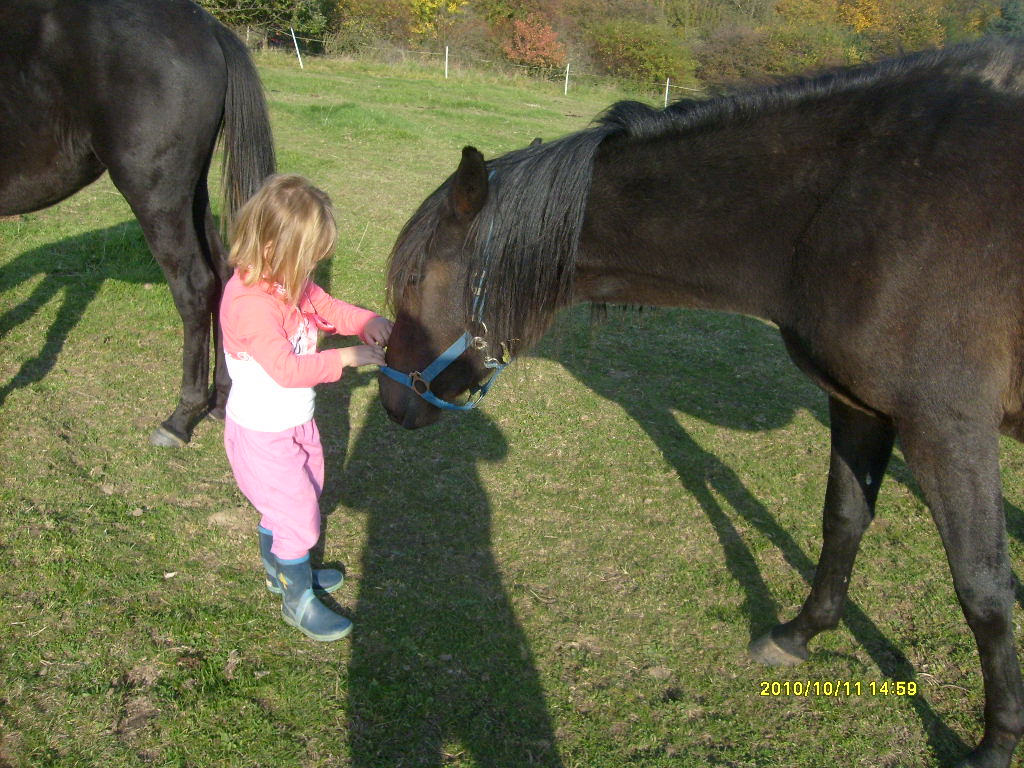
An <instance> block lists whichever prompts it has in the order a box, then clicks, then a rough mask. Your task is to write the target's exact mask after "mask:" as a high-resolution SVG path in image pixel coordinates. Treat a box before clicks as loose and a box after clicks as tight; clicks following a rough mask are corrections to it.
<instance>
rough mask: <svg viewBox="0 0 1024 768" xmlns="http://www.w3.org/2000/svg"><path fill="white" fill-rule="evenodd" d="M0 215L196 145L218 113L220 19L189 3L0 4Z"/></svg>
mask: <svg viewBox="0 0 1024 768" xmlns="http://www.w3.org/2000/svg"><path fill="white" fill-rule="evenodd" d="M0 25H2V27H3V29H4V34H5V37H6V40H5V46H4V48H3V49H2V50H0V212H6V213H15V212H21V211H27V210H34V209H38V208H42V207H45V206H47V205H50V204H52V203H55V202H57V201H59V200H61V199H63V198H64V197H67V196H68V195H70V194H72V193H74V192H75V191H77V190H78V189H80V188H81V187H83V186H85V184H87V183H89V182H91V181H92V180H94V179H95V178H97V177H98V176H99V175H100V174H101V173H102V172H103V170H104V169H106V168H111V167H113V166H116V165H118V164H124V163H125V162H127V158H128V154H129V153H133V154H134V155H136V156H137V157H138V158H139V159H140V161H141V162H145V163H146V164H149V165H150V167H151V168H155V167H158V166H154V165H153V163H154V162H156V161H157V155H158V154H159V152H160V148H161V147H162V148H163V151H164V152H166V148H167V147H168V146H169V145H175V146H179V147H193V146H194V147H196V149H195V153H194V154H195V157H194V158H188V159H187V160H185V161H184V162H183V161H182V160H181V159H180V158H179V159H178V164H179V165H184V166H188V171H189V172H190V173H193V172H194V173H198V170H199V168H200V167H201V166H202V164H203V163H205V162H206V158H207V157H208V154H209V152H210V151H212V147H213V143H214V141H215V138H216V133H217V130H218V128H219V125H220V120H221V116H222V113H223V99H224V89H225V82H226V76H225V71H224V70H225V65H224V56H223V53H222V51H221V49H220V45H219V43H218V40H217V37H216V34H215V29H216V25H217V22H216V21H215V20H214V19H213V18H212V17H210V16H209V14H207V13H206V12H205V11H203V10H202V9H200V8H199V7H198V6H196V5H195V4H193V3H191V2H187V1H186V0H8V2H6V3H5V4H4V5H3V7H2V9H0Z"/></svg>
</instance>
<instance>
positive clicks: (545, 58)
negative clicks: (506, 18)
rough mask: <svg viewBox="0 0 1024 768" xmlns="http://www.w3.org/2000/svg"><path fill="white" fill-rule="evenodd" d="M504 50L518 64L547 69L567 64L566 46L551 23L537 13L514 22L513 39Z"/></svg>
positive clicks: (510, 59)
mask: <svg viewBox="0 0 1024 768" xmlns="http://www.w3.org/2000/svg"><path fill="white" fill-rule="evenodd" d="M502 50H503V51H504V53H505V56H506V57H507V58H508V59H509V61H512V62H514V63H516V64H525V65H526V66H528V67H541V68H545V69H550V68H554V67H563V66H565V46H564V45H562V44H561V43H560V42H559V41H558V34H557V33H556V32H555V30H553V29H552V28H551V25H550V24H548V23H547V22H546V21H545V20H544V19H543V18H542V17H541V16H539V15H538V14H535V13H531V14H529V15H528V16H527V17H526V18H525V19H515V20H514V21H513V22H512V37H511V40H510V41H509V42H507V43H506V44H505V45H504V46H502Z"/></svg>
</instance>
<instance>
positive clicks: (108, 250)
mask: <svg viewBox="0 0 1024 768" xmlns="http://www.w3.org/2000/svg"><path fill="white" fill-rule="evenodd" d="M260 66H261V74H262V76H263V78H264V82H265V85H266V88H267V92H268V97H269V101H270V105H271V111H272V119H273V123H274V130H275V135H276V139H277V145H278V157H279V165H280V167H281V169H282V170H284V171H290V172H299V173H303V174H306V175H308V176H310V177H311V178H313V179H314V180H315V181H316V182H317V183H318V184H320V185H321V186H322V187H324V188H325V189H326V190H327V191H328V192H329V193H330V194H331V195H332V197H333V198H334V200H335V203H336V206H337V209H338V213H339V219H340V226H341V236H340V241H339V245H338V249H337V253H336V256H335V258H334V259H333V261H332V262H331V266H330V269H329V271H328V272H327V273H326V274H324V276H323V277H324V282H326V283H327V287H329V289H330V290H332V291H333V292H334V293H336V294H337V295H340V296H342V297H343V298H346V299H348V300H350V301H354V302H356V303H360V304H363V305H365V306H368V307H371V308H374V309H378V310H383V309H384V307H383V306H382V296H383V270H384V264H385V261H386V256H387V252H388V250H389V249H390V246H391V244H392V242H393V241H394V238H395V236H396V234H397V232H398V230H399V228H400V227H401V225H402V223H403V222H404V221H405V219H406V218H407V217H408V216H409V215H410V214H411V212H412V211H413V210H414V208H415V206H416V205H417V204H418V203H419V202H420V201H421V200H422V199H423V198H424V197H425V196H426V195H427V194H428V193H429V192H430V191H431V190H433V189H434V188H435V187H436V186H437V184H439V183H440V182H441V181H442V180H443V178H444V177H446V176H447V175H448V174H449V173H450V172H451V171H452V170H453V169H454V167H455V165H456V163H457V160H458V155H459V150H460V149H461V147H462V146H463V145H464V144H467V143H472V144H474V145H475V146H477V147H478V148H479V149H481V150H482V151H483V152H484V154H485V155H486V156H493V155H495V154H497V153H500V152H504V151H506V150H509V149H512V148H515V147H519V146H523V145H525V144H527V143H528V142H529V141H530V140H531V139H532V138H534V137H535V136H541V137H544V138H553V137H555V136H558V135H562V134H564V133H566V132H569V131H572V130H576V129H579V128H582V127H584V126H585V125H586V124H587V123H588V122H589V121H590V119H591V118H592V117H593V116H595V115H596V114H597V113H598V112H599V111H600V110H601V109H602V108H603V107H604V106H606V105H607V104H609V103H610V102H611V101H613V100H615V99H616V98H618V97H620V96H621V94H616V93H612V92H608V91H592V92H571V93H570V95H569V97H568V98H566V97H565V96H563V95H562V93H561V88H560V87H559V86H557V85H553V84H550V85H549V84H543V83H537V82H531V81H527V80H523V81H509V80H499V79H495V78H491V79H488V78H485V77H482V76H476V75H469V74H464V73H457V75H456V76H455V77H453V78H452V79H450V80H448V81H444V80H443V79H441V78H439V77H437V75H436V74H434V73H426V72H419V71H417V70H414V69H403V70H395V69H387V68H384V67H380V66H368V65H360V64H346V63H337V62H336V63H327V62H319V61H315V60H314V61H311V62H307V68H306V70H304V71H301V72H300V71H299V70H297V69H296V68H295V66H294V64H293V63H292V62H291V61H290V60H287V59H283V58H282V59H274V58H267V59H263V60H261V64H260ZM0 335H2V339H3V345H2V350H0V567H2V572H3V578H2V580H0V767H2V768H11V767H17V768H22V767H26V766H32V767H33V768H36V767H41V766H62V767H64V766H67V767H69V768H70V767H71V766H75V767H78V766H104V768H108V767H111V766H114V767H120V766H195V767H196V768H207V767H213V766H217V767H218V768H219V767H221V766H225V767H227V766H238V767H242V766H264V767H267V768H270V767H271V766H272V767H273V768H289V767H291V766H296V767H299V766H301V767H302V768H307V767H308V768H313V767H320V766H322V767H324V768H327V767H331V768H333V767H335V766H338V767H348V766H353V767H358V768H362V767H369V766H381V767H382V768H400V767H404V766H440V765H445V766H465V767H468V766H486V767H488V768H491V767H493V768H518V767H519V766H531V765H536V766H564V767H565V768H576V767H578V768H620V767H621V766H650V767H652V768H653V767H655V766H673V767H674V768H679V767H682V768H690V767H691V766H693V767H694V768H696V767H699V766H733V767H734V768H748V767H752V766H787V767H788V766H792V767H794V768H820V767H821V766H827V765H843V766H871V767H875V768H877V767H885V766H889V767H892V768H895V767H899V768H924V767H925V766H937V765H943V764H948V763H949V762H950V761H951V760H953V759H954V758H956V757H957V756H958V755H960V754H961V753H962V752H963V750H965V749H966V747H967V745H973V744H974V743H975V742H976V740H977V739H978V738H979V736H980V713H981V707H982V694H981V676H980V671H979V669H978V661H977V654H976V651H975V646H974V642H973V639H972V637H971V635H970V633H969V632H968V630H967V627H966V624H965V622H964V621H963V618H962V616H961V614H960V611H959V608H958V607H957V605H956V603H955V600H954V596H953V591H952V587H951V584H950V579H949V575H948V571H947V568H946V563H945V558H944V555H943V554H942V551H941V547H940V545H939V542H938V537H937V534H936V533H935V531H934V528H933V526H932V524H931V521H930V518H929V515H928V511H927V509H926V508H925V506H924V505H923V503H922V501H921V499H920V495H919V493H918V490H917V488H916V486H915V485H914V483H913V481H912V480H911V478H910V477H909V476H908V472H907V470H906V468H905V466H904V464H903V462H902V460H901V458H900V456H899V455H898V454H897V456H896V457H895V458H894V461H893V464H892V466H891V471H890V475H889V477H888V478H887V480H886V485H885V487H884V488H883V490H882V494H881V498H880V502H879V519H878V520H876V522H875V524H874V525H873V526H872V528H871V529H870V531H869V532H868V534H867V536H866V537H865V541H864V545H863V548H862V552H861V555H860V557H859V560H858V565H857V569H856V571H855V576H854V581H853V585H852V588H851V598H852V599H851V602H850V605H849V608H848V610H847V613H846V620H845V621H844V623H843V624H842V625H841V626H840V628H839V629H838V630H836V631H835V632H833V633H830V634H828V635H826V636H822V637H820V638H818V639H817V640H816V641H815V642H814V644H813V646H812V654H811V658H810V660H809V661H808V662H807V663H806V664H804V665H803V666H801V667H799V668H796V669H789V670H770V669H766V668H763V667H760V666H758V665H756V664H754V663H752V662H750V661H749V660H748V659H747V657H746V652H745V649H746V645H747V643H748V642H749V641H750V639H751V638H752V637H754V636H757V635H759V634H760V633H762V632H763V631H765V630H767V629H768V628H769V627H770V626H771V625H772V624H773V623H775V622H776V621H777V620H779V619H786V618H790V617H791V616H792V615H793V614H794V613H795V610H796V608H797V607H798V606H799V605H800V603H801V602H802V601H803V599H804V597H805V595H806V591H807V588H808V587H807V585H808V580H809V578H810V576H811V574H812V572H813V567H814V563H815V561H816V558H817V552H818V547H819V544H820V533H819V529H820V514H819V510H820V506H821V501H822V499H823V495H824V482H825V473H826V470H827V463H828V432H827V426H826V423H825V422H826V421H827V412H826V403H825V398H824V396H823V395H822V394H821V393H820V392H819V391H818V390H816V389H815V388H814V387H813V386H812V385H811V384H809V383H808V382H807V381H806V380H805V379H803V378H802V377H801V376H800V375H799V374H798V373H797V372H796V370H795V368H794V367H793V366H792V365H791V364H790V363H789V362H788V360H787V358H786V357H785V354H784V352H783V350H782V347H781V344H780V341H779V340H778V338H777V334H776V333H775V331H774V330H773V329H772V328H771V327H769V326H767V325H765V324H763V323H761V322H758V321H755V320H752V319H748V318H742V317H734V316H723V315H716V314H711V313H699V312H689V311H682V310H679V311H675V310H656V311H649V310H645V311H642V312H615V311H613V312H612V313H611V314H610V316H609V318H608V319H607V321H606V322H604V323H602V324H600V325H596V326H595V325H592V324H591V323H590V317H589V312H588V310H587V309H586V308H578V309H575V310H572V311H569V312H567V313H565V314H564V315H563V316H562V317H561V318H560V320H559V322H558V324H557V328H556V329H555V330H554V331H553V332H552V333H551V334H550V335H549V337H548V338H547V339H546V340H545V341H544V343H543V344H542V345H541V346H540V347H539V348H538V349H536V350H534V352H533V353H532V354H531V355H530V356H527V357H525V358H524V359H522V360H520V361H519V362H518V363H517V364H516V366H514V367H513V368H512V369H510V371H509V372H507V373H506V374H505V375H504V376H503V378H502V380H501V381H500V382H499V384H498V385H497V386H496V388H495V389H494V390H493V392H492V394H491V396H490V397H489V398H488V400H487V401H486V403H485V404H484V406H483V407H482V408H480V409H479V410H477V411H474V412H471V413H469V414H467V415H464V416H458V417H448V418H446V419H445V420H443V421H442V422H441V423H440V424H438V425H437V426H435V427H432V428H430V429H428V430H424V431H421V432H411V433H410V432H403V431H401V430H400V429H399V428H397V427H395V426H393V425H391V424H390V423H388V422H387V420H386V418H385V417H384V414H383V411H382V409H381V408H380V407H379V405H378V404H377V402H376V399H375V398H376V383H375V378H374V376H373V375H372V374H371V372H370V371H368V370H367V371H360V372H354V373H351V374H349V375H347V376H346V377H345V378H344V380H343V381H342V382H341V383H339V384H337V385H333V386H328V387H323V388H321V390H320V393H319V398H318V420H319V422H320V426H321V431H322V433H323V436H324V441H325V447H326V449H327V453H328V481H327V488H326V489H325V497H324V503H323V511H324V513H325V514H326V538H325V542H324V546H323V552H322V555H321V556H322V559H323V561H324V562H326V563H328V564H333V565H338V564H343V566H344V568H345V570H346V572H347V582H346V586H345V588H344V589H342V590H341V591H340V592H338V593H336V594H335V595H334V597H335V598H336V600H337V605H338V607H339V608H340V610H342V611H343V612H344V613H346V614H347V615H349V616H351V617H352V618H353V620H354V621H355V623H356V630H355V632H354V633H353V635H352V637H351V638H350V639H349V640H345V641H342V642H339V643H333V644H317V643H314V642H313V641H310V640H307V639H305V638H304V637H302V636H301V635H300V634H299V633H298V632H296V631H295V630H293V629H291V628H289V627H287V626H286V625H285V624H284V623H283V622H282V621H281V619H280V616H279V605H278V603H277V602H276V601H275V599H273V598H272V597H271V596H270V595H269V594H268V593H267V592H266V591H265V589H264V587H263V583H262V578H261V575H260V566H259V562H258V558H257V556H256V540H255V531H254V527H255V524H256V515H255V513H254V512H253V511H252V510H251V509H250V508H249V507H248V506H247V503H246V502H245V500H244V498H242V497H241V496H240V494H239V493H238V491H237V490H236V488H235V486H234V483H233V481H232V478H231V475H230V470H229V468H228V466H227V463H226V460H225V458H224V453H223V448H222V444H221V434H222V427H221V425H220V424H218V423H216V422H212V421H208V422H204V423H203V424H201V425H200V426H199V428H198V429H197V432H196V435H195V438H194V440H193V441H192V443H191V444H190V445H189V446H188V447H186V448H184V449H181V450H173V451H172V450H167V449H157V448H152V447H150V446H149V445H148V443H147V438H148V435H149V432H150V430H151V429H152V428H153V427H154V426H156V425H157V424H158V423H159V422H160V421H161V420H162V419H163V418H164V417H166V415H167V414H168V413H169V412H170V410H171V409H172V408H173V405H174V401H175V398H176V394H177V388H178V382H179V379H180V367H179V365H180V347H181V326H180V323H179V321H178V318H177V315H176V313H175V310H174V308H173V306H172V303H171V300H170V296H169V293H168V291H167V288H166V284H165V282H164V280H163V277H162V275H161V273H160V271H159V269H158V268H157V267H156V266H155V264H154V262H153V260H152V258H151V257H150V256H149V254H148V252H147V250H146V247H145V244H144V242H143V240H142V237H141V234H140V231H139V228H138V226H137V225H136V223H135V222H134V219H133V218H132V217H131V213H130V211H129V210H128V207H127V205H126V204H125V202H124V200H123V199H122V198H121V197H120V195H119V194H118V193H117V192H116V190H114V189H113V187H112V186H111V184H110V183H109V181H108V180H106V179H104V180H102V181H101V182H99V183H97V184H95V185H93V186H92V187H90V188H88V189H87V190H85V191H84V192H82V193H80V194H79V195H77V196H76V197H74V198H72V199H70V200H68V201H66V202H64V203H62V204H61V205H59V206H56V207H54V208H51V209H49V210H46V211H42V212H39V213H33V214H30V215H26V216H21V217H18V218H16V219H12V220H6V221H2V222H0ZM1003 467H1004V487H1005V491H1006V497H1007V519H1008V523H1009V528H1010V532H1011V548H1012V554H1013V557H1014V562H1015V563H1017V564H1020V563H1021V562H1022V560H1024V558H1022V550H1024V513H1022V511H1021V507H1022V505H1024V451H1022V449H1021V447H1020V446H1018V445H1016V444H1011V443H1006V444H1005V445H1004V456H1003ZM887 681H888V682H890V683H892V682H896V681H899V682H913V683H915V684H916V686H917V690H918V693H917V695H915V696H895V695H891V694H890V695H883V694H882V692H881V690H882V689H881V684H882V683H884V682H887ZM772 682H778V683H782V684H783V685H780V686H776V693H778V694H779V695H767V696H765V695H761V693H762V691H763V688H764V684H765V683H768V684H769V685H768V689H767V692H768V693H769V694H771V693H772V687H771V685H770V684H771V683H772ZM794 682H801V683H803V682H810V683H811V684H812V691H811V695H806V696H805V695H801V696H795V695H792V694H793V685H792V683H794ZM826 682H827V683H830V684H831V685H832V686H833V687H834V686H835V684H836V683H838V684H839V689H840V694H841V695H838V696H826V695H824V691H825V687H824V684H825V683H826ZM785 683H790V685H789V686H788V693H789V694H790V695H786V693H787V686H786V685H785ZM893 688H895V686H893ZM858 689H859V690H858Z"/></svg>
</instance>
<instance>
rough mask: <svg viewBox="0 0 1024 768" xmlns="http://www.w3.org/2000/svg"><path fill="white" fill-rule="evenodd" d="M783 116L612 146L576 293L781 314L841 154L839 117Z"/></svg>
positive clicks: (602, 156)
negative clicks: (804, 120)
mask: <svg viewBox="0 0 1024 768" xmlns="http://www.w3.org/2000/svg"><path fill="white" fill-rule="evenodd" d="M781 117H782V118H785V119H772V117H771V116H769V117H768V118H766V119H763V120H761V121H758V123H757V124H753V125H752V124H750V123H748V124H746V125H744V126H733V127H729V126H726V127H722V128H718V129H714V130H711V129H708V130H701V131H691V132H689V133H680V134H676V135H674V136H665V137H661V138H659V139H653V140H651V139H648V140H644V141H641V140H631V139H622V140H619V141H615V142H611V143H610V144H609V145H608V146H607V147H605V148H602V151H601V152H600V153H599V154H598V157H597V159H596V161H595V165H594V173H593V181H592V187H591V195H590V200H589V203H588V206H587V212H586V217H585V220H584V228H583V232H582V233H581V247H580V252H579V256H578V258H577V275H576V284H575V298H576V299H577V300H580V301H592V302H600V303H625V304H644V305H663V306H691V307H703V308H709V309H719V310H725V311H732V312H740V313H743V314H748V315H754V316H758V317H763V318H766V319H769V320H775V321H776V322H778V321H779V319H780V313H781V312H784V311H785V307H786V303H787V302H786V301H785V297H784V293H785V291H786V286H787V282H788V273H789V269H790V263H791V260H792V257H793V253H794V249H795V248H797V247H798V244H799V241H800V239H801V236H802V232H803V231H804V229H805V228H806V227H807V226H808V223H809V222H810V221H811V220H812V218H813V216H814V214H815V212H816V211H817V210H818V209H819V208H820V206H821V204H822V201H823V200H824V199H825V198H826V196H827V194H828V192H829V190H831V189H833V188H834V186H835V184H836V179H837V178H838V174H839V173H840V171H841V167H842V163H843V161H842V158H841V153H839V152H837V147H836V142H835V138H834V137H835V135H836V134H831V137H830V136H829V134H828V129H829V126H827V125H825V126H822V125H811V126H810V127H808V126H802V125H800V124H799V123H798V122H794V120H793V116H785V115H783V116H781ZM819 122H820V120H819ZM811 128H813V129H814V130H813V135H811V133H812V131H811Z"/></svg>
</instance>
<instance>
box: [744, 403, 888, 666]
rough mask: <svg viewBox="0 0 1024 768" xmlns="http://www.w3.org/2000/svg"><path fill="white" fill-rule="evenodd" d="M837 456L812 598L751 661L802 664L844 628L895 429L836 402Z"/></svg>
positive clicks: (762, 642) (758, 645)
mask: <svg viewBox="0 0 1024 768" xmlns="http://www.w3.org/2000/svg"><path fill="white" fill-rule="evenodd" d="M829 412H830V416H831V424H832V453H831V460H830V465H829V475H828V487H827V490H826V493H825V507H824V515H823V516H824V522H823V535H822V548H821V556H820V558H819V559H818V567H817V569H816V571H815V574H814V581H813V584H812V586H811V592H810V595H809V596H808V597H807V600H806V601H805V602H804V604H803V607H802V608H801V609H800V612H799V613H798V614H797V616H796V617H795V618H794V619H793V620H792V621H789V622H787V623H785V624H780V625H778V626H776V627H775V628H773V629H772V630H771V631H770V632H769V633H768V634H766V635H764V636H763V637H760V638H758V639H756V640H754V641H753V642H752V643H751V644H750V647H749V649H748V650H749V653H750V655H751V657H752V658H753V659H754V660H756V661H759V662H762V663H764V664H770V665H772V666H789V665H793V664H799V663H800V662H801V661H804V660H805V659H806V658H807V643H808V641H810V639H811V638H812V637H814V636H815V635H817V634H818V633H819V632H822V631H824V630H826V629H833V628H834V627H836V626H837V625H838V624H839V620H840V619H841V617H842V613H843V606H844V604H845V602H846V594H847V590H848V588H849V584H850V574H851V572H852V571H853V562H854V559H855V558H856V556H857V550H858V549H859V548H860V541H861V537H862V536H863V535H864V531H865V530H867V527H868V525H869V524H870V523H871V520H872V518H873V516H874V508H875V500H876V499H877V497H878V490H879V486H880V485H881V481H882V477H883V475H884V474H885V468H886V466H887V465H888V463H889V457H890V456H891V454H892V446H893V438H894V432H893V427H892V424H891V423H890V422H889V421H888V420H887V419H884V418H882V417H880V416H875V415H873V414H870V413H867V412H865V411H861V410H858V409H856V408H853V407H852V406H849V405H846V404H844V403H843V402H841V401H839V400H837V399H835V398H831V399H830V400H829Z"/></svg>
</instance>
